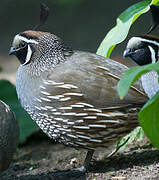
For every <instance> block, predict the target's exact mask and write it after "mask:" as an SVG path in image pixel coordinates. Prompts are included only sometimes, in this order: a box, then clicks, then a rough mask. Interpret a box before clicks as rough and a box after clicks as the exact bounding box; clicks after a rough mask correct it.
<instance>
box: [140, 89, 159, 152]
mask: <svg viewBox="0 0 159 180" xmlns="http://www.w3.org/2000/svg"><path fill="white" fill-rule="evenodd" d="M158 108H159V93H157V94H156V95H155V96H154V97H153V98H152V99H150V100H149V101H148V102H147V103H146V105H145V106H144V107H143V108H142V110H141V111H140V113H139V122H140V125H141V126H142V128H143V130H144V132H145V134H146V136H147V137H148V138H149V139H150V141H151V143H152V144H153V145H154V146H155V147H157V148H158V149H159V110H158Z"/></svg>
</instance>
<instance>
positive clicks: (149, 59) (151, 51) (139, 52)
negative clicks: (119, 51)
mask: <svg viewBox="0 0 159 180" xmlns="http://www.w3.org/2000/svg"><path fill="white" fill-rule="evenodd" d="M158 50H159V37H157V36H153V35H142V36H138V37H132V38H131V39H130V40H129V42H128V44H127V47H126V50H125V51H124V54H123V56H124V57H130V58H131V59H133V60H134V61H135V62H136V63H137V64H138V65H146V64H150V63H155V62H157V61H158V52H159V51H158ZM141 82H142V86H143V88H144V90H145V92H146V94H147V95H148V97H149V98H152V97H153V96H154V95H155V94H156V93H157V92H158V91H159V83H158V73H157V72H156V71H151V72H148V73H146V74H144V75H142V76H141Z"/></svg>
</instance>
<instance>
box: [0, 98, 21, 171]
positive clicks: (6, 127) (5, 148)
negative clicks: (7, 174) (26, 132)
mask: <svg viewBox="0 0 159 180" xmlns="http://www.w3.org/2000/svg"><path fill="white" fill-rule="evenodd" d="M18 139H19V126H18V122H17V121H16V119H15V116H14V114H13V112H12V111H11V110H10V108H9V106H8V105H6V104H5V103H4V102H3V101H0V172H2V171H4V170H6V169H7V168H8V167H9V165H10V163H11V161H12V159H13V155H14V153H15V151H16V148H17V145H18Z"/></svg>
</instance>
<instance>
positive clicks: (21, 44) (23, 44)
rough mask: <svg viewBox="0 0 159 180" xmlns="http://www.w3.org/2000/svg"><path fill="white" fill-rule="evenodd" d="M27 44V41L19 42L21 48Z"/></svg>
mask: <svg viewBox="0 0 159 180" xmlns="http://www.w3.org/2000/svg"><path fill="white" fill-rule="evenodd" d="M26 45H27V43H26V42H25V41H22V42H21V43H20V44H19V47H20V48H23V47H25V46H26Z"/></svg>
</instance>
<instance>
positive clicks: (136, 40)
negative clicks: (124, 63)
mask: <svg viewBox="0 0 159 180" xmlns="http://www.w3.org/2000/svg"><path fill="white" fill-rule="evenodd" d="M138 42H148V43H152V44H155V45H156V46H159V43H158V42H156V41H153V40H148V39H143V38H140V37H132V38H131V39H130V40H129V42H128V45H127V47H128V48H129V47H133V46H134V45H136V43H138Z"/></svg>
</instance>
